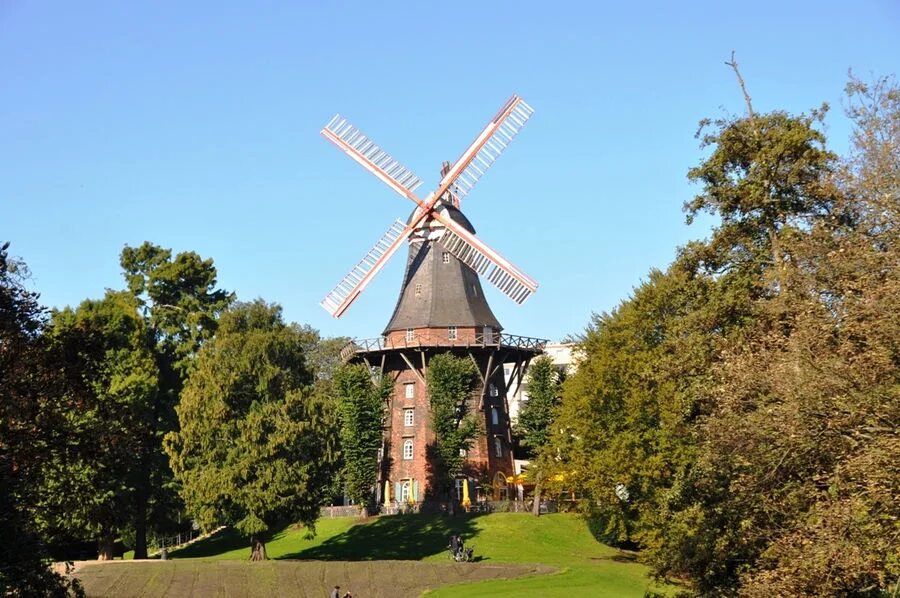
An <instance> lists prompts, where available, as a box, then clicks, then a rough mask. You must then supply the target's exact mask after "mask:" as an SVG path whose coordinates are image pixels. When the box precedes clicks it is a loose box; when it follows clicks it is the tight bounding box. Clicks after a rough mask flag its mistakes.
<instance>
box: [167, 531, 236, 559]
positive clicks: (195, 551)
mask: <svg viewBox="0 0 900 598" xmlns="http://www.w3.org/2000/svg"><path fill="white" fill-rule="evenodd" d="M241 548H246V549H247V558H250V541H249V540H248V539H247V537H246V536H242V535H241V534H239V533H238V532H237V531H235V530H234V529H233V528H230V527H228V528H225V529H222V530H219V531H218V532H216V533H214V534H213V535H211V536H209V537H208V538H205V539H203V540H201V541H200V542H197V543H195V544H191V545H190V546H185V547H184V548H179V549H178V550H174V551H172V552H170V553H169V558H170V559H202V558H209V557H214V556H217V555H220V554H222V553H225V552H230V551H232V550H239V549H241Z"/></svg>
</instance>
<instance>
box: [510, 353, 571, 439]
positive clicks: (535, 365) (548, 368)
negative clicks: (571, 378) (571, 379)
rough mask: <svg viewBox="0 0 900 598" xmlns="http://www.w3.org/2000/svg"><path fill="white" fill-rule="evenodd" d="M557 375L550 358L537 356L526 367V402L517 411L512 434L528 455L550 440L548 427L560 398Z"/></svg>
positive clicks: (558, 376)
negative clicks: (517, 438)
mask: <svg viewBox="0 0 900 598" xmlns="http://www.w3.org/2000/svg"><path fill="white" fill-rule="evenodd" d="M560 383H561V374H560V373H559V372H558V371H557V370H556V366H554V364H553V359H552V358H551V357H550V356H548V355H541V356H540V357H538V358H537V359H535V360H534V361H532V362H531V366H530V367H529V368H528V400H527V401H526V402H525V403H524V404H523V405H522V407H521V408H520V409H519V417H518V420H517V421H516V427H515V432H516V435H517V436H518V437H519V440H520V442H521V444H522V446H524V447H525V448H526V449H527V450H528V452H529V453H530V454H531V456H535V455H536V453H537V451H538V449H540V447H542V446H545V445H546V444H547V441H548V440H549V438H550V424H551V423H552V422H553V418H554V416H555V411H556V408H557V406H558V405H559V399H560Z"/></svg>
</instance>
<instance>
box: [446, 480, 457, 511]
mask: <svg viewBox="0 0 900 598" xmlns="http://www.w3.org/2000/svg"><path fill="white" fill-rule="evenodd" d="M447 498H448V499H449V500H447V513H449V514H450V515H451V516H453V515H456V497H454V496H453V488H452V487H451V488H450V490H449V491H448V492H447Z"/></svg>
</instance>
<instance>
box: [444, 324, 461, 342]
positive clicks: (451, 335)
mask: <svg viewBox="0 0 900 598" xmlns="http://www.w3.org/2000/svg"><path fill="white" fill-rule="evenodd" d="M447 338H448V339H450V340H451V341H455V340H457V339H458V338H459V334H458V332H457V330H456V326H448V327H447Z"/></svg>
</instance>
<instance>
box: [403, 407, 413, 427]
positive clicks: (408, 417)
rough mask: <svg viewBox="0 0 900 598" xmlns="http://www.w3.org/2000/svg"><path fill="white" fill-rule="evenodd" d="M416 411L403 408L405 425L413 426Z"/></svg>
mask: <svg viewBox="0 0 900 598" xmlns="http://www.w3.org/2000/svg"><path fill="white" fill-rule="evenodd" d="M414 413H415V411H414V410H413V409H404V410H403V425H404V426H411V425H413V423H414V422H415V415H414Z"/></svg>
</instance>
